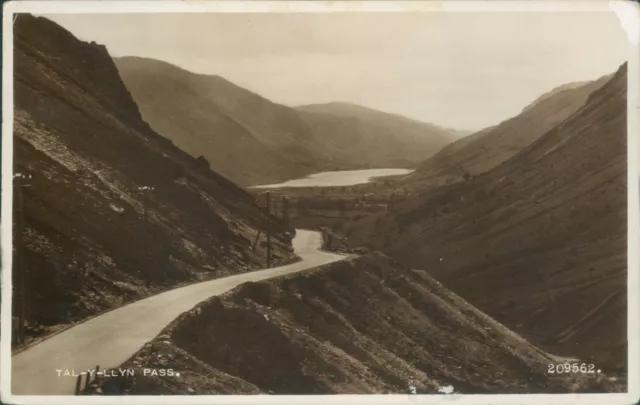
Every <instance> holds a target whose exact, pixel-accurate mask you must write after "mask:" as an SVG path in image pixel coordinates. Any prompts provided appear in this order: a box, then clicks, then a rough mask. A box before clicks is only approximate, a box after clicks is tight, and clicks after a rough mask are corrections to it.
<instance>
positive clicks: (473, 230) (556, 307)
mask: <svg viewBox="0 0 640 405" xmlns="http://www.w3.org/2000/svg"><path fill="white" fill-rule="evenodd" d="M626 173H627V172H626V65H623V67H621V68H620V69H619V71H618V72H617V73H616V74H615V76H614V77H613V78H612V79H611V80H610V81H609V82H607V83H606V84H605V85H604V86H603V87H602V88H600V89H598V90H596V91H595V92H594V93H592V94H591V95H590V96H589V99H588V101H587V103H586V104H585V105H584V106H583V107H582V108H581V109H579V110H578V111H577V112H576V113H575V114H574V115H572V116H571V117H570V118H568V119H567V120H566V121H564V122H563V123H562V124H560V125H559V126H557V127H555V128H554V129H552V130H551V131H549V132H547V133H546V134H545V135H544V136H542V137H541V138H540V139H538V140H537V141H535V142H534V143H533V144H532V145H530V146H529V147H527V148H526V149H524V150H523V151H522V152H520V153H518V154H517V155H515V156H514V157H513V158H511V159H510V160H509V161H507V162H506V163H504V164H502V165H499V166H497V167H496V168H494V169H493V170H491V171H489V172H487V173H485V174H482V175H480V176H477V177H475V178H473V179H471V180H469V181H466V182H461V183H457V184H455V185H452V186H446V187H441V188H438V189H435V190H432V191H431V192H429V193H427V194H426V195H424V196H421V197H416V198H414V199H411V200H407V201H406V202H404V203H401V204H398V205H397V206H396V209H395V210H394V212H393V213H391V214H388V215H383V216H378V217H374V218H368V219H365V220H362V221H360V222H356V223H354V224H353V225H352V226H350V227H349V229H347V230H346V231H347V232H348V233H349V235H350V237H351V241H352V243H353V244H355V245H357V244H369V245H370V246H372V247H375V248H379V249H383V250H385V251H387V252H389V253H390V254H391V255H394V256H396V257H399V258H402V259H403V260H405V261H406V262H407V263H409V264H411V265H412V266H415V267H418V268H424V269H425V270H427V271H428V272H429V273H430V274H432V275H434V276H435V277H436V278H437V279H439V280H441V281H442V282H443V283H444V284H445V285H447V286H448V287H450V288H451V289H452V290H453V291H455V292H457V293H458V294H460V295H461V296H462V297H463V298H465V299H467V300H469V302H471V303H473V304H475V305H477V306H478V307H479V308H480V309H482V310H484V311H486V312H487V313H488V314H490V315H492V316H495V317H496V318H497V319H498V320H500V321H503V322H504V323H505V324H506V325H507V326H509V327H511V328H512V329H514V330H516V331H518V332H521V333H523V334H525V335H526V336H528V337H530V338H531V339H532V340H533V341H534V342H537V343H539V344H541V345H543V346H544V347H547V348H550V349H553V350H558V351H560V352H561V353H564V354H568V355H577V356H581V357H583V358H584V359H588V360H589V361H591V362H593V363H595V364H596V365H597V366H598V367H600V368H602V369H603V370H616V371H621V372H623V371H624V370H626V328H625V325H626V279H627V273H626V268H627V258H626V249H627V246H626V243H627V241H626V235H627V224H626V210H627V204H626V200H627V188H626V187H627V184H626V179H627V177H626Z"/></svg>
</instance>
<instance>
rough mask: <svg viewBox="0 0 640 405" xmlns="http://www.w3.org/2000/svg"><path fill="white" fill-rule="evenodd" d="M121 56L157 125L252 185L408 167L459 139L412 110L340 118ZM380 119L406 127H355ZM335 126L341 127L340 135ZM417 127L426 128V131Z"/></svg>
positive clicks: (155, 62) (120, 67)
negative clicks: (415, 115)
mask: <svg viewBox="0 0 640 405" xmlns="http://www.w3.org/2000/svg"><path fill="white" fill-rule="evenodd" d="M114 61H115V63H116V65H117V66H118V70H119V71H120V74H121V76H122V77H123V80H124V81H125V84H126V85H127V87H128V88H129V91H130V92H131V93H132V95H133V97H134V99H136V102H137V103H138V105H139V106H140V109H141V112H142V115H143V116H144V117H145V120H147V121H148V122H149V123H150V125H151V126H152V127H154V129H156V130H157V131H158V132H159V133H161V134H163V135H165V136H167V137H168V138H169V139H172V141H174V142H176V144H177V145H178V146H180V147H182V148H183V149H184V150H185V151H187V152H188V153H191V154H192V155H203V156H204V157H205V158H207V160H208V161H209V162H211V166H212V167H213V168H214V169H216V170H219V171H220V172H221V173H223V174H224V175H226V176H227V177H229V178H231V179H232V180H234V181H236V182H238V183H239V184H241V185H244V186H246V185H259V184H265V183H267V184H268V183H269V182H281V181H282V180H289V179H293V178H299V177H304V176H306V175H308V174H312V173H315V172H320V171H327V170H348V169H362V168H369V167H371V168H387V167H389V166H390V165H391V166H393V165H395V164H401V165H402V166H403V167H406V166H407V165H415V164H417V163H418V162H419V161H421V160H423V158H424V157H425V156H427V155H430V154H431V153H435V152H436V151H437V150H438V149H440V148H441V147H442V146H444V145H445V144H446V143H448V142H449V141H450V140H451V139H449V138H447V136H446V135H444V134H445V133H446V131H444V130H440V129H437V128H436V127H435V126H431V124H426V123H420V122H418V121H415V120H410V119H409V118H406V117H400V116H397V115H392V114H388V113H382V112H376V122H375V123H374V124H369V123H366V122H365V123H364V124H363V123H362V122H361V120H360V121H358V119H357V118H354V117H346V118H344V117H343V118H340V119H338V120H336V119H335V118H334V117H332V116H319V115H317V114H311V113H308V112H304V111H301V110H297V109H295V108H290V107H287V106H284V105H282V104H277V103H273V102H271V101H270V100H268V99H266V98H264V97H263V96H260V95H257V94H255V93H253V92H251V91H249V90H247V89H244V88H242V87H240V86H238V85H235V84H233V83H232V82H229V81H228V80H226V79H224V78H222V77H220V76H213V75H211V76H210V75H203V74H195V73H191V72H189V71H187V70H184V69H182V68H180V67H178V66H175V65H172V64H170V63H167V62H164V61H159V60H154V59H149V58H140V57H126V58H114ZM174 99H180V100H181V104H178V103H177V101H174ZM363 108H364V107H363ZM368 111H369V110H368ZM372 113H373V110H370V114H372ZM327 120H329V121H330V122H328V123H327ZM345 120H346V121H345ZM230 121H233V123H234V124H233V125H231V123H230ZM356 121H357V122H356ZM363 125H365V127H364V129H363ZM376 125H377V126H381V125H389V126H390V127H391V128H393V129H394V131H398V132H399V133H392V132H390V131H386V130H379V131H377V132H376V133H375V136H373V135H372V136H371V140H372V142H373V143H374V144H372V145H367V143H366V142H365V141H363V139H364V138H363V137H364V135H363V134H353V132H354V131H365V130H366V131H370V130H372V128H373V129H375V128H374V127H376ZM327 127H328V128H329V131H330V132H331V133H330V134H327V132H326V131H325V129H327ZM352 130H353V131H352ZM335 131H338V132H340V135H333V132H335ZM403 131H405V132H406V133H407V134H406V135H404V133H403ZM417 131H423V132H424V134H423V135H424V137H423V138H424V139H420V138H419V137H417V136H416V135H415V132H417ZM329 138H331V139H330V140H329ZM430 138H432V139H430ZM222 151H224V152H222ZM369 152H370V153H371V154H372V155H373V157H369ZM405 155H406V156H405ZM237 156H242V157H246V158H247V159H241V160H238V159H237Z"/></svg>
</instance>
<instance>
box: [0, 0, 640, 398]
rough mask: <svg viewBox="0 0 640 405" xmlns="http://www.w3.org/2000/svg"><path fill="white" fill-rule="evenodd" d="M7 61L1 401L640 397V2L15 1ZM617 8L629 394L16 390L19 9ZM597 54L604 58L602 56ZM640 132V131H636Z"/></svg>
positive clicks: (10, 8)
mask: <svg viewBox="0 0 640 405" xmlns="http://www.w3.org/2000/svg"><path fill="white" fill-rule="evenodd" d="M3 7H4V10H3V11H4V13H3V24H2V29H3V31H2V41H3V55H2V57H3V65H2V80H3V82H2V83H3V86H2V89H3V93H2V134H3V136H2V207H1V216H0V218H1V219H2V220H1V222H0V236H1V252H2V274H1V282H2V286H1V294H0V296H1V297H2V302H1V308H0V328H1V329H0V331H1V332H2V333H1V334H0V399H1V400H2V402H3V403H8V404H38V405H44V404H55V405H57V404H60V405H62V404H65V405H66V404H112V403H114V402H117V403H118V404H122V405H124V404H142V403H144V404H175V403H180V404H185V405H187V404H206V403H211V404H213V403H215V404H249V403H258V404H274V405H275V404H280V403H281V402H282V401H283V400H286V401H292V402H293V403H304V404H324V403H326V402H327V401H331V402H332V403H334V404H339V403H340V404H342V403H344V404H383V403H384V404H406V403H413V404H438V403H447V404H448V403H452V402H455V403H457V404H478V403H487V404H510V405H513V404H532V405H533V404H539V403H546V404H561V403H562V404H573V403H576V404H577V403H580V404H590V403H594V404H596V403H598V404H601V403H603V402H605V401H606V403H608V404H611V405H613V404H633V403H638V401H639V400H640V384H639V382H640V347H639V345H640V330H639V328H638V325H639V323H640V297H639V294H638V293H639V292H640V274H639V273H638V269H639V265H640V262H639V260H638V259H639V254H638V250H639V248H640V239H639V238H638V229H639V228H638V227H639V225H640V199H639V195H638V190H639V183H640V167H639V166H638V156H639V153H640V142H639V141H638V135H639V134H640V131H639V129H640V77H639V76H640V71H639V65H640V53H639V47H638V42H639V39H640V6H639V5H638V4H637V3H633V2H631V1H610V2H606V1H602V0H585V1H575V0H573V1H548V0H547V1H531V0H529V1H499V0H498V1H477V0H475V1H448V0H444V1H442V0H440V1H433V0H432V1H415V0H413V1H336V2H333V1H327V2H324V1H323V2H320V1H235V0H227V1H202V0H199V1H198V0H185V1H166V0H161V1H144V0H143V1H72V0H71V1H58V0H54V1H18V2H16V1H13V2H6V3H4V4H3ZM612 9H613V10H614V11H615V12H616V14H617V16H618V18H619V20H620V24H621V26H622V28H623V29H624V31H625V32H626V33H627V40H628V47H629V59H628V72H629V74H628V97H627V103H628V104H627V139H628V143H627V154H628V155H627V157H628V172H627V179H628V208H627V209H628V244H627V245H628V248H627V251H628V256H627V260H628V271H627V275H628V283H627V300H628V311H627V316H628V318H627V319H628V322H627V330H628V332H627V333H628V343H629V345H628V362H629V363H628V365H629V366H628V392H627V393H615V394H518V395H515V394H514V395H470V394H467V395H464V394H453V395H332V396H326V395H324V396H322V395H318V396H313V395H287V396H279V395H268V396H267V395H265V396H261V395H260V396H247V395H206V396H184V395H176V396H120V397H113V396H104V397H100V396H89V397H87V396H27V395H12V394H11V393H10V387H11V341H10V339H11V300H12V288H11V266H12V248H13V244H12V230H11V226H12V221H11V218H12V211H13V207H12V198H13V190H12V184H13V175H14V174H13V136H12V134H13V31H12V25H13V21H14V17H15V14H16V13H36V14H47V13H50V14H55V13H64V14H70V13H73V14H83V13H86V14H91V13H172V12H181V13H203V12H218V13H224V12H245V13H246V12H256V13H259V12H261V13H269V12H274V13H278V12H296V13H307V12H323V13H331V12H335V13H343V12H387V13H389V12H434V11H440V12H442V11H444V12H478V13H482V12H514V11H526V12H541V11H542V12H549V11H551V12H571V11H589V12H592V11H593V12H598V11H607V10H612ZM594 57H597V55H596V56H594ZM634 135H635V136H634Z"/></svg>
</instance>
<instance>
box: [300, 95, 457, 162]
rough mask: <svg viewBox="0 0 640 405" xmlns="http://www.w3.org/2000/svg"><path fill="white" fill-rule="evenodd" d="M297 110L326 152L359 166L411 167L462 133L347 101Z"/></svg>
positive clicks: (339, 159) (302, 107) (338, 159)
mask: <svg viewBox="0 0 640 405" xmlns="http://www.w3.org/2000/svg"><path fill="white" fill-rule="evenodd" d="M296 110H298V111H299V113H300V115H301V117H302V118H303V119H304V120H305V121H306V122H307V123H308V125H309V127H310V128H311V130H312V131H313V133H314V134H315V136H316V138H317V139H318V140H319V141H321V142H322V143H323V145H324V146H325V147H326V148H327V150H328V152H327V153H328V154H329V156H331V157H332V158H333V159H334V160H337V161H345V162H347V161H351V162H353V163H355V164H357V165H358V166H362V167H401V168H414V167H416V163H418V162H422V161H423V160H425V159H427V158H428V157H430V156H431V155H433V154H434V153H436V152H438V151H439V150H440V149H442V148H443V147H444V146H445V145H447V144H449V143H451V142H452V141H454V140H456V139H458V138H459V137H460V136H461V135H460V134H458V133H457V132H456V131H455V130H451V129H447V128H442V127H439V126H436V125H433V124H429V123H424V122H420V121H415V120H411V119H408V118H405V117H403V116H400V115H396V114H389V113H385V112H382V111H377V110H372V109H369V108H365V107H361V106H358V105H355V104H350V103H328V104H313V105H306V106H300V107H297V108H296Z"/></svg>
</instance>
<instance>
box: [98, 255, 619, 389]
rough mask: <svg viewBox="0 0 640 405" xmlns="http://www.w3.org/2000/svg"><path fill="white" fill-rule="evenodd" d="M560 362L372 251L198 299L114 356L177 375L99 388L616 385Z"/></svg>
mask: <svg viewBox="0 0 640 405" xmlns="http://www.w3.org/2000/svg"><path fill="white" fill-rule="evenodd" d="M249 330H250V331H252V333H246V332H247V331H249ZM564 360H566V359H562V358H559V357H556V356H553V355H550V354H547V353H545V352H544V351H542V350H540V349H538V348H536V347H535V346H533V345H531V344H530V343H529V342H527V341H526V340H524V339H522V338H521V337H519V336H518V335H516V334H514V333H513V332H511V331H509V330H508V329H506V328H505V327H504V326H502V325H501V324H499V323H498V322H496V321H494V320H493V319H491V318H490V317H488V316H487V315H485V314H484V313H482V312H480V311H478V310H477V309H476V308H474V307H473V306H471V305H469V304H468V303H466V302H465V301H464V300H462V299H461V298H460V297H459V296H457V295H456V294H454V293H452V292H451V291H449V290H448V289H446V288H444V287H443V286H442V285H441V284H440V283H438V282H436V281H435V280H434V279H433V278H431V277H430V276H428V275H427V274H426V273H425V272H423V271H418V270H411V269H409V268H406V267H404V266H402V265H400V264H398V263H397V262H395V261H393V260H391V259H389V258H388V257H385V256H383V255H381V254H371V255H368V256H363V257H356V258H352V259H348V260H344V261H341V262H336V263H332V264H330V265H325V266H322V267H320V268H317V269H315V270H309V271H307V272H304V273H299V274H295V275H291V276H287V277H286V278H279V279H272V280H267V281H262V282H258V283H247V284H244V285H242V286H240V287H238V288H236V289H235V290H232V291H231V292H229V293H227V294H225V295H223V296H221V297H215V298H213V299H210V300H208V301H206V302H204V303H202V304H200V305H199V306H197V307H196V308H194V309H193V310H192V311H190V312H187V313H185V314H183V315H182V316H181V317H180V318H178V319H177V320H176V321H174V322H173V323H172V324H171V325H169V326H168V327H167V328H166V329H165V330H164V331H163V332H162V333H161V334H160V335H159V336H158V337H157V338H156V339H155V340H153V341H152V342H150V343H148V344H147V345H145V346H144V347H143V348H142V349H141V350H140V351H139V352H138V353H137V354H136V355H134V356H133V357H132V358H131V359H130V360H128V361H127V362H126V363H125V364H124V365H123V366H124V367H130V368H134V369H139V368H164V369H166V368H172V369H173V370H174V371H175V372H179V373H180V377H151V376H147V377H144V376H141V375H137V376H135V377H134V378H135V379H131V380H119V381H117V380H113V379H111V381H109V382H108V383H107V384H106V386H105V387H103V388H104V389H105V391H107V390H114V391H116V390H124V392H125V393H129V394H138V395H145V394H147V395H148V394H156V395H157V394H258V393H270V394H384V393H395V394H406V393H411V392H413V393H438V392H439V390H442V389H443V388H444V387H451V388H450V389H451V390H452V391H454V392H458V393H522V392H527V393H530V392H567V391H596V392H597V391H616V390H620V389H622V386H621V385H620V384H619V383H618V384H617V385H618V386H616V385H614V384H613V383H612V382H611V381H610V380H608V379H607V378H605V377H604V376H603V375H585V376H582V377H573V378H567V377H565V376H559V375H553V374H547V370H548V368H549V367H548V365H549V364H551V363H559V362H562V361H564ZM265 370H266V371H268V372H265ZM116 381H117V382H116ZM117 385H119V386H117Z"/></svg>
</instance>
